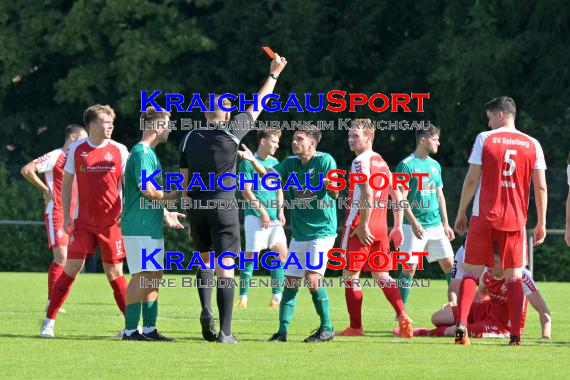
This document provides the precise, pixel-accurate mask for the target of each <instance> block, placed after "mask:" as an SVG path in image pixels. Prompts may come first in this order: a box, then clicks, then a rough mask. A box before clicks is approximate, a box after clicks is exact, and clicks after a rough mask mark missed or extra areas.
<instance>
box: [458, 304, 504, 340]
mask: <svg viewBox="0 0 570 380" xmlns="http://www.w3.org/2000/svg"><path fill="white" fill-rule="evenodd" d="M451 310H452V312H453V318H454V320H455V322H456V323H457V320H458V319H459V307H458V306H453V307H452V308H451ZM490 311H491V303H490V302H489V301H485V302H473V304H472V305H471V311H469V316H468V317H467V331H468V332H469V336H472V337H474V338H492V337H505V336H509V331H510V329H509V326H508V325H507V324H506V323H504V322H502V321H500V320H499V319H497V318H495V317H494V316H493V313H491V312H490Z"/></svg>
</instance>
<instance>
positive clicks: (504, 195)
mask: <svg viewBox="0 0 570 380" xmlns="http://www.w3.org/2000/svg"><path fill="white" fill-rule="evenodd" d="M469 163H470V164H476V165H481V166H482V167H481V178H480V179H479V184H478V185H477V191H476V193H475V200H474V202H473V215H474V216H481V217H482V218H483V219H484V220H485V221H487V222H488V223H490V224H491V226H492V227H493V228H494V229H497V230H501V231H519V230H521V229H522V228H524V226H525V225H526V220H527V211H528V199H529V194H530V180H531V175H532V171H533V170H534V169H546V163H545V161H544V153H543V152H542V147H541V146H540V143H539V142H538V141H537V140H536V139H534V138H532V137H530V136H528V135H526V134H524V133H522V132H520V131H518V130H516V129H514V128H505V127H502V128H497V129H495V130H492V131H487V132H482V133H480V134H479V135H478V136H477V138H476V140H475V145H473V150H472V152H471V156H470V157H469Z"/></svg>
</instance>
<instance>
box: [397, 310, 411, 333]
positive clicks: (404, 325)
mask: <svg viewBox="0 0 570 380" xmlns="http://www.w3.org/2000/svg"><path fill="white" fill-rule="evenodd" d="M398 324H399V325H400V337H402V338H406V339H409V338H413V337H414V330H413V329H412V320H411V319H410V317H408V314H406V313H402V314H400V315H399V316H398Z"/></svg>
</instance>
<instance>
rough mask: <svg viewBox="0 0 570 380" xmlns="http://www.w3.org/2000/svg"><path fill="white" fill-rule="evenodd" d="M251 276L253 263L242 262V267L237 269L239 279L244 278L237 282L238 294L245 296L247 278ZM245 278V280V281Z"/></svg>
mask: <svg viewBox="0 0 570 380" xmlns="http://www.w3.org/2000/svg"><path fill="white" fill-rule="evenodd" d="M252 277H253V263H251V262H246V263H244V269H243V270H240V271H239V279H240V280H244V281H240V282H239V295H240V296H247V293H248V292H249V280H251V278H252ZM245 280H247V281H245Z"/></svg>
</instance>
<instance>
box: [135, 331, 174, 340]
mask: <svg viewBox="0 0 570 380" xmlns="http://www.w3.org/2000/svg"><path fill="white" fill-rule="evenodd" d="M142 336H144V337H145V338H148V339H149V340H152V341H155V342H176V339H174V338H170V337H167V336H164V335H162V334H161V333H159V332H158V330H157V329H154V330H152V332H149V333H148V334H144V333H143V334H142Z"/></svg>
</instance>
